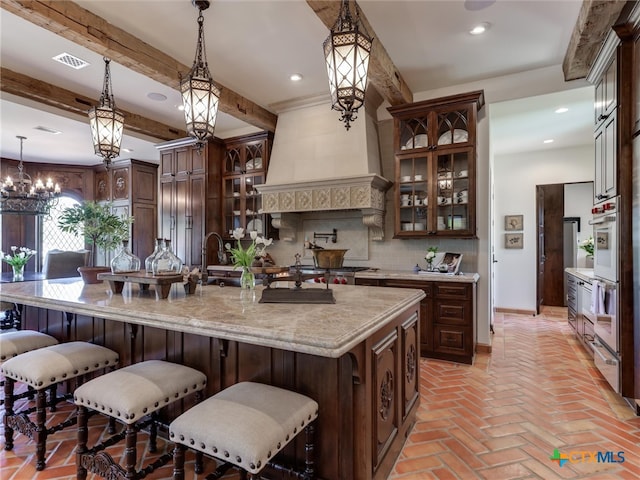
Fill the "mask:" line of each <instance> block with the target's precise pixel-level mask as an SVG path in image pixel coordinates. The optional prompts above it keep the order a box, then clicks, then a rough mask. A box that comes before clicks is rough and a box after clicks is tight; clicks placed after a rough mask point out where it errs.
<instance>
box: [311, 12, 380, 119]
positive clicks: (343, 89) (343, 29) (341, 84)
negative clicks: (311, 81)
mask: <svg viewBox="0 0 640 480" xmlns="http://www.w3.org/2000/svg"><path fill="white" fill-rule="evenodd" d="M372 42H373V38H372V37H371V36H370V35H369V34H368V33H367V31H366V29H365V28H364V26H363V25H362V24H361V23H360V15H359V12H358V7H357V5H356V19H355V21H354V20H353V19H352V18H351V11H350V9H349V0H342V5H341V7H340V15H339V16H338V19H337V20H336V23H335V25H334V26H333V28H332V29H331V33H329V36H328V37H327V39H326V40H325V41H324V44H323V48H324V58H325V60H326V63H327V74H328V75H329V89H330V90H331V103H332V105H331V108H333V109H334V110H337V111H339V112H342V116H341V117H340V120H341V121H343V122H344V123H345V128H346V129H347V130H349V128H350V127H351V125H350V123H351V122H352V121H353V120H355V119H356V118H357V117H356V113H357V112H358V109H359V108H360V107H361V106H362V104H363V103H364V93H365V90H366V88H367V71H368V69H369V56H370V54H371V44H372Z"/></svg>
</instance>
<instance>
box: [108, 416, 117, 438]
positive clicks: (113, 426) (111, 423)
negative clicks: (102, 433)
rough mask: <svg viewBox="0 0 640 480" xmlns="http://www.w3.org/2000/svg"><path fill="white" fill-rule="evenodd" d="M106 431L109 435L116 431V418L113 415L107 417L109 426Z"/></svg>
mask: <svg viewBox="0 0 640 480" xmlns="http://www.w3.org/2000/svg"><path fill="white" fill-rule="evenodd" d="M107 433H108V434H109V435H113V434H114V433H116V419H115V418H114V417H109V426H108V428H107Z"/></svg>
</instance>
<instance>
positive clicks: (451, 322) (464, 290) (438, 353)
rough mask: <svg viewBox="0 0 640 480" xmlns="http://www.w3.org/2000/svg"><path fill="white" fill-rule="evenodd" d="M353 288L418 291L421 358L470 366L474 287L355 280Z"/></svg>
mask: <svg viewBox="0 0 640 480" xmlns="http://www.w3.org/2000/svg"><path fill="white" fill-rule="evenodd" d="M356 285H368V286H379V287H396V288H417V289H421V290H422V291H423V292H424V293H425V298H423V299H422V300H421V301H420V337H419V345H420V355H421V356H423V357H428V358H439V359H442V360H450V361H454V362H461V363H473V358H474V355H475V347H476V345H475V322H476V284H475V283H460V282H433V281H421V280H403V279H389V278H387V279H359V278H356Z"/></svg>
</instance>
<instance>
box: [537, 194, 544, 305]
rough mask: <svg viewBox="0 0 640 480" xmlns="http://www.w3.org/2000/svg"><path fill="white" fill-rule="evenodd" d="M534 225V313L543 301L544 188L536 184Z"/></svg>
mask: <svg viewBox="0 0 640 480" xmlns="http://www.w3.org/2000/svg"><path fill="white" fill-rule="evenodd" d="M536 225H537V247H536V248H537V253H536V255H537V256H536V258H537V266H538V271H537V273H538V275H537V277H538V278H537V281H536V313H540V306H541V305H542V303H543V302H544V262H545V255H544V189H543V188H542V186H541V185H536Z"/></svg>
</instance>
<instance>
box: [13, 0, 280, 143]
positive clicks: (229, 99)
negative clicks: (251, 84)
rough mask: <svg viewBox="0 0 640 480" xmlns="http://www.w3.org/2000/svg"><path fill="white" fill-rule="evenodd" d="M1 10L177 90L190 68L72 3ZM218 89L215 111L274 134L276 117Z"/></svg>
mask: <svg viewBox="0 0 640 480" xmlns="http://www.w3.org/2000/svg"><path fill="white" fill-rule="evenodd" d="M1 5H2V8H3V9H5V10H7V11H9V12H11V13H13V14H15V15H18V16H19V17H21V18H23V19H25V20H27V21H29V22H31V23H34V24H35V25H38V26H39V27H42V28H44V29H46V30H49V31H52V32H54V33H56V34H58V35H60V36H62V37H64V38H66V39H68V40H70V41H72V42H74V43H76V44H78V45H81V46H83V47H85V48H88V49H89V50H92V51H94V52H96V53H98V54H100V55H102V56H105V57H109V58H110V59H112V60H113V61H114V62H117V63H119V64H120V65H124V66H125V67H127V68H129V69H131V70H133V71H135V72H137V73H140V74H142V75H145V76H147V77H149V78H152V79H154V80H156V81H157V82H159V83H162V84H163V85H167V86H169V87H171V88H173V89H176V90H179V84H180V80H179V73H180V72H188V71H189V70H190V69H191V67H189V66H187V65H183V64H181V63H180V62H179V61H177V60H176V59H174V58H172V57H170V56H169V55H167V54H166V53H164V52H162V51H160V50H158V49H157V48H154V47H152V46H151V45H149V44H148V43H145V42H143V41H142V40H140V39H139V38H137V37H135V36H133V35H131V34H130V33H128V32H126V31H125V30H123V29H121V28H118V27H116V26H115V25H112V24H110V23H109V22H107V21H106V20H105V19H103V18H102V17H99V16H97V15H95V14H93V13H91V12H90V11H89V10H86V9H84V8H82V7H80V6H79V5H77V4H76V3H74V2H70V1H63V0H56V1H45V0H2V3H1ZM217 85H218V86H219V87H220V89H221V91H222V92H221V96H220V104H219V109H220V111H221V112H224V113H226V114H228V115H231V116H232V117H235V118H237V119H240V120H242V121H244V122H247V123H248V124H250V125H253V126H255V127H258V128H260V129H263V130H268V131H271V132H273V131H275V128H276V122H277V119H278V117H277V116H276V115H275V114H273V113H271V112H270V111H268V110H266V109H265V108H263V107H261V106H259V105H257V104H255V103H254V102H252V101H251V100H249V99H247V98H244V97H243V96H242V95H240V94H239V93H237V92H234V91H233V90H232V89H230V88H228V87H225V86H224V85H221V84H217Z"/></svg>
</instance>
